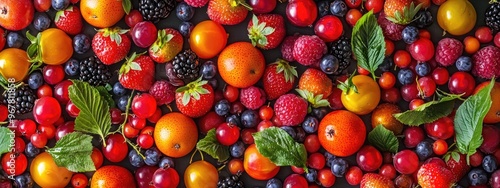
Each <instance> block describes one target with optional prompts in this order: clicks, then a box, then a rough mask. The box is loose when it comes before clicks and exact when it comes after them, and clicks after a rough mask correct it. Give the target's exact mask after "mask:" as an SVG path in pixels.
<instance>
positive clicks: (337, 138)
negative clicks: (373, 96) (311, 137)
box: [318, 110, 366, 157]
mask: <svg viewBox="0 0 500 188" xmlns="http://www.w3.org/2000/svg"><path fill="white" fill-rule="evenodd" d="M318 137H319V143H320V144H321V146H323V148H325V150H326V151H328V152H330V153H331V154H333V155H335V156H339V157H347V156H350V155H352V154H354V153H356V151H358V150H359V148H361V146H363V143H364V142H365V138H366V127H365V123H364V122H363V120H361V118H360V117H359V116H358V115H356V114H354V113H352V112H349V111H347V110H336V111H332V112H330V113H328V114H327V115H326V116H325V117H324V118H323V119H322V120H321V122H320V124H319V128H318Z"/></svg>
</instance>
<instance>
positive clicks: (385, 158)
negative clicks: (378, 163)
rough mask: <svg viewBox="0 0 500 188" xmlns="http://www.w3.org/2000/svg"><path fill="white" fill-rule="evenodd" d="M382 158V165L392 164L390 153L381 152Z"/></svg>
mask: <svg viewBox="0 0 500 188" xmlns="http://www.w3.org/2000/svg"><path fill="white" fill-rule="evenodd" d="M382 158H383V161H384V163H383V164H392V158H393V155H392V153H390V152H383V153H382Z"/></svg>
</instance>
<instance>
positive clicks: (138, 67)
mask: <svg viewBox="0 0 500 188" xmlns="http://www.w3.org/2000/svg"><path fill="white" fill-rule="evenodd" d="M130 69H132V70H136V71H140V70H142V68H141V65H139V63H137V62H135V61H132V62H131V63H130Z"/></svg>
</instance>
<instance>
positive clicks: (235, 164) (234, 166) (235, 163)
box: [227, 159, 245, 175]
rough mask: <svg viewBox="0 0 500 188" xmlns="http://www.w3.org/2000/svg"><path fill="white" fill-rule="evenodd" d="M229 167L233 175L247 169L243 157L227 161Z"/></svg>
mask: <svg viewBox="0 0 500 188" xmlns="http://www.w3.org/2000/svg"><path fill="white" fill-rule="evenodd" d="M227 169H229V172H230V173H231V174H232V175H238V174H240V173H243V172H244V171H245V168H243V160H241V159H231V160H230V161H229V163H227Z"/></svg>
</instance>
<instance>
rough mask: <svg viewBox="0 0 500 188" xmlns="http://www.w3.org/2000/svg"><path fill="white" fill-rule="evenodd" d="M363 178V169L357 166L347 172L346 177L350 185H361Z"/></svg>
mask: <svg viewBox="0 0 500 188" xmlns="http://www.w3.org/2000/svg"><path fill="white" fill-rule="evenodd" d="M362 178H363V171H361V169H360V168H359V167H357V166H352V167H350V168H349V170H347V172H346V174H345V179H346V181H347V183H349V185H359V183H361V179H362Z"/></svg>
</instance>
